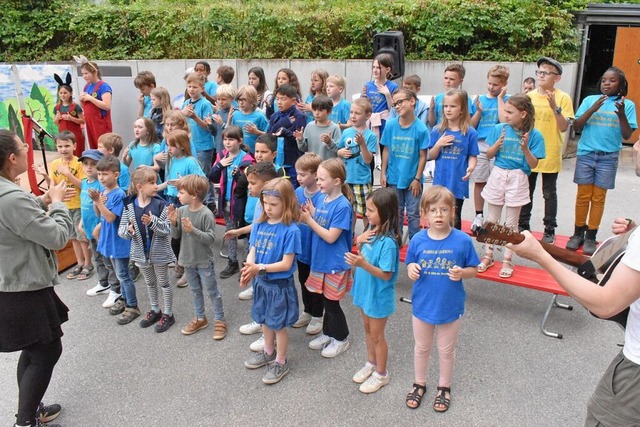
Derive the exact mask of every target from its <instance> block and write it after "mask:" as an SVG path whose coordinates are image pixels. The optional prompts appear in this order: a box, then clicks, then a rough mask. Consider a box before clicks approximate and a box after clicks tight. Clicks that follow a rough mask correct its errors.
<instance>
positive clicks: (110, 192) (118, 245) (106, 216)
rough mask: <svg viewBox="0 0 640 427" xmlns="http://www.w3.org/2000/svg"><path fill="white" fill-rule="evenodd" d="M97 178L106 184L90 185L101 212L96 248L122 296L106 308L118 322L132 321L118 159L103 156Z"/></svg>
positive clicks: (132, 296)
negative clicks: (115, 278)
mask: <svg viewBox="0 0 640 427" xmlns="http://www.w3.org/2000/svg"><path fill="white" fill-rule="evenodd" d="M96 167H97V169H98V180H99V181H100V184H102V186H103V187H104V188H105V190H104V191H103V192H102V193H101V192H99V191H98V190H96V189H89V190H88V191H89V196H90V197H91V200H93V208H94V210H95V212H96V215H98V216H100V237H99V238H98V251H99V252H100V253H101V254H102V256H103V257H104V261H105V266H106V267H107V268H110V269H112V270H114V271H115V274H116V276H117V277H118V280H120V290H121V292H122V299H119V300H118V301H117V302H116V303H115V305H114V306H113V307H111V308H110V309H109V314H112V315H118V317H117V321H118V324H119V325H126V324H127V323H131V322H132V321H133V320H134V319H135V318H136V317H138V316H140V310H139V309H138V300H137V298H136V287H135V284H134V283H133V279H132V278H131V274H130V272H129V252H130V249H131V242H130V241H129V240H126V239H123V238H121V237H120V236H118V227H119V226H120V218H121V216H122V211H123V209H124V199H125V197H126V194H125V192H124V191H123V190H122V189H121V188H120V187H118V175H119V173H120V161H118V159H116V158H115V157H114V156H104V157H103V158H102V159H101V160H100V161H99V162H98V164H97V166H96Z"/></svg>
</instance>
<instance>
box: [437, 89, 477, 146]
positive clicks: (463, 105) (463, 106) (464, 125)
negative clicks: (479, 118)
mask: <svg viewBox="0 0 640 427" xmlns="http://www.w3.org/2000/svg"><path fill="white" fill-rule="evenodd" d="M447 97H453V98H455V99H456V100H457V101H458V102H459V103H460V112H461V116H460V132H462V134H463V135H466V134H467V132H469V127H470V126H471V117H470V116H469V95H467V92H465V91H464V90H460V89H450V90H449V91H448V92H447V93H445V94H444V98H443V100H442V102H443V104H444V100H445V99H446V98H447ZM448 128H449V120H448V119H447V117H446V116H445V115H444V114H443V115H442V121H441V122H440V124H439V125H438V131H439V132H440V133H443V132H444V131H445V130H446V129H448Z"/></svg>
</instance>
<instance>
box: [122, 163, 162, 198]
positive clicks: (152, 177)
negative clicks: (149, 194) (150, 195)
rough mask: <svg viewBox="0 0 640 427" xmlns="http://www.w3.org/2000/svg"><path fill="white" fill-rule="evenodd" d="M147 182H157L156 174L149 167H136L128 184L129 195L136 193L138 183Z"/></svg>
mask: <svg viewBox="0 0 640 427" xmlns="http://www.w3.org/2000/svg"><path fill="white" fill-rule="evenodd" d="M149 182H153V183H156V182H158V174H157V173H156V171H154V170H153V169H151V168H138V169H136V170H135V171H134V172H133V175H131V183H130V184H129V195H131V196H136V195H138V185H143V184H147V183H149Z"/></svg>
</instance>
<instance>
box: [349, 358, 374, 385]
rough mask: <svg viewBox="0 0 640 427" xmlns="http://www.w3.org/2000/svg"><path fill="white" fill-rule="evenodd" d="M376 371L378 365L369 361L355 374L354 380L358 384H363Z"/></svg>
mask: <svg viewBox="0 0 640 427" xmlns="http://www.w3.org/2000/svg"><path fill="white" fill-rule="evenodd" d="M375 371H376V365H373V364H371V363H370V362H369V361H367V363H365V365H364V366H363V367H362V369H360V370H359V371H358V372H356V374H355V375H354V376H353V382H354V383H356V384H362V383H363V382H365V381H366V380H367V378H369V377H370V376H371V374H373V373H374V372H375Z"/></svg>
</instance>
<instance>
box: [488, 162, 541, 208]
mask: <svg viewBox="0 0 640 427" xmlns="http://www.w3.org/2000/svg"><path fill="white" fill-rule="evenodd" d="M482 198H484V199H485V200H486V201H487V202H488V203H491V204H492V205H498V206H503V205H504V206H508V207H512V208H516V207H518V206H524V205H526V204H527V203H529V202H530V201H531V199H530V198H529V177H528V176H527V174H526V173H524V172H523V171H522V170H521V169H512V170H509V169H502V168H499V167H497V166H494V167H493V169H492V170H491V175H489V179H488V180H487V185H485V187H484V189H483V190H482Z"/></svg>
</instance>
